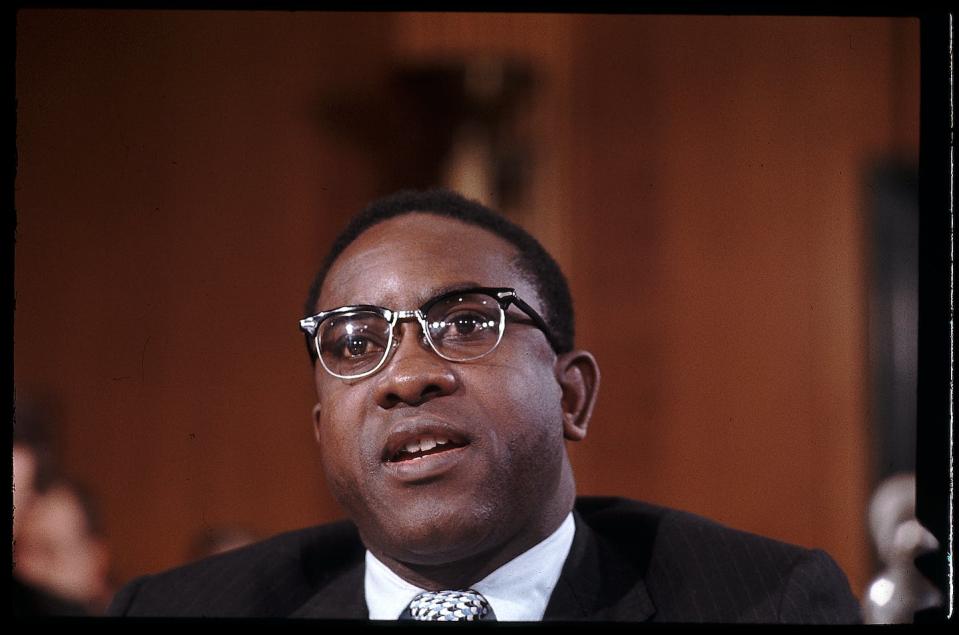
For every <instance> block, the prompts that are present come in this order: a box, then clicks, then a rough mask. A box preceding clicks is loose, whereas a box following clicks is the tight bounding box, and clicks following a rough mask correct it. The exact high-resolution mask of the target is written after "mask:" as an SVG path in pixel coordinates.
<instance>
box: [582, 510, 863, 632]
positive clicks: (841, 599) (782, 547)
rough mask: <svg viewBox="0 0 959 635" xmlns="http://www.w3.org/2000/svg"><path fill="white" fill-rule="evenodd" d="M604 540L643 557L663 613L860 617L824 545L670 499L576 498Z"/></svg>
mask: <svg viewBox="0 0 959 635" xmlns="http://www.w3.org/2000/svg"><path fill="white" fill-rule="evenodd" d="M577 511H578V512H579V513H580V514H581V516H582V517H583V519H584V522H586V523H587V524H588V525H589V526H590V528H591V529H592V530H593V531H595V532H596V533H597V535H598V537H599V539H600V540H603V541H607V543H608V544H609V545H614V546H615V547H614V548H615V549H616V550H617V552H618V553H619V554H622V556H623V557H626V558H630V559H632V560H633V561H634V562H638V563H641V567H642V569H643V571H644V572H645V574H644V581H645V584H646V586H647V588H648V590H649V593H650V595H651V597H652V598H653V601H654V603H655V604H656V606H657V619H663V620H665V621H700V622H737V621H748V622H780V621H787V622H807V621H808V622H856V621H858V620H859V619H860V614H859V604H858V601H857V600H856V599H855V597H854V596H853V595H852V592H851V590H850V589H849V583H848V581H847V580H846V577H845V575H844V574H843V572H842V571H841V569H840V568H839V567H838V566H837V565H836V563H835V562H834V561H833V560H832V559H831V558H830V557H829V556H828V555H827V554H826V553H824V552H822V551H819V550H810V549H806V548H804V547H800V546H796V545H791V544H788V543H785V542H782V541H779V540H775V539H772V538H767V537H764V536H759V535H757V534H754V533H750V532H747V531H742V530H739V529H733V528H730V527H727V526H725V525H722V524H721V523H718V522H716V521H714V520H711V519H708V518H705V517H703V516H699V515H697V514H693V513H690V512H685V511H680V510H676V509H671V508H667V507H662V506H657V505H651V504H648V503H642V502H638V501H630V500H625V499H617V498H595V499H587V500H584V501H582V502H579V503H578V504H577Z"/></svg>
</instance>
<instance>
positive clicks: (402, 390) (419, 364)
mask: <svg viewBox="0 0 959 635" xmlns="http://www.w3.org/2000/svg"><path fill="white" fill-rule="evenodd" d="M420 329H421V327H420V325H419V324H418V323H417V322H416V321H415V320H411V321H409V322H404V323H401V324H400V325H399V326H398V327H397V330H398V331H399V332H398V333H397V334H396V335H397V337H399V338H400V340H399V342H400V343H399V344H398V345H397V348H396V350H395V351H394V352H393V356H392V359H389V360H387V363H386V367H385V368H383V369H382V370H381V371H380V372H379V373H377V376H376V382H377V383H376V387H375V389H374V393H375V394H374V398H375V399H376V403H377V404H378V405H379V406H380V407H381V408H385V409H389V408H393V407H394V406H398V405H402V404H405V405H409V406H419V405H420V404H423V403H425V402H427V401H429V400H430V399H435V398H436V397H442V396H445V395H451V394H453V393H454V392H456V390H457V388H459V379H458V377H457V375H456V373H454V372H453V369H452V367H451V365H452V362H449V361H447V360H445V359H443V358H442V357H440V356H439V355H437V354H436V353H435V352H434V351H433V350H432V349H431V348H430V345H429V342H427V341H426V338H425V336H423V334H422V332H421V330H420Z"/></svg>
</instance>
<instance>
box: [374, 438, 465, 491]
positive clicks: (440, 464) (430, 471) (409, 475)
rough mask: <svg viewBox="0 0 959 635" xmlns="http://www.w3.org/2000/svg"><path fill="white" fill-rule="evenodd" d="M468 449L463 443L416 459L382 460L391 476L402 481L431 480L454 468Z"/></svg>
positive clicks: (463, 457)
mask: <svg viewBox="0 0 959 635" xmlns="http://www.w3.org/2000/svg"><path fill="white" fill-rule="evenodd" d="M469 449H470V446H468V445H464V446H461V447H457V448H452V449H449V450H444V451H443V452H438V453H436V454H427V455H426V456H422V457H419V458H416V459H409V460H406V461H396V462H392V461H384V462H383V467H384V468H385V469H386V471H387V473H388V474H390V475H391V476H392V477H393V478H395V479H396V480H398V481H402V482H404V483H417V482H424V481H431V480H433V479H435V478H437V477H440V476H442V475H443V474H445V473H446V472H449V471H450V470H452V469H454V468H455V467H456V466H457V465H458V464H459V463H460V462H461V461H462V460H463V459H465V458H466V455H467V453H468V452H469Z"/></svg>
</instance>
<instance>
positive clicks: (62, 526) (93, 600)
mask: <svg viewBox="0 0 959 635" xmlns="http://www.w3.org/2000/svg"><path fill="white" fill-rule="evenodd" d="M16 555H17V558H16V572H17V575H18V576H19V578H20V579H21V580H22V581H23V582H25V583H27V584H29V585H32V586H34V587H36V588H39V589H42V590H44V591H46V592H48V593H51V594H53V595H55V596H57V597H60V598H63V599H64V600H67V601H68V602H71V603H73V604H75V605H77V606H79V607H81V608H82V610H83V612H85V613H87V614H90V615H101V614H103V613H104V611H105V610H106V606H107V604H108V603H109V601H110V598H111V597H112V594H113V591H114V589H113V588H112V586H111V584H110V550H109V547H108V546H107V543H106V540H105V539H104V538H103V534H102V531H101V528H100V524H99V521H98V519H97V514H96V511H95V509H94V506H93V503H92V501H91V499H90V497H89V496H88V495H87V494H86V493H85V492H84V491H83V490H82V489H81V488H80V487H79V486H77V485H76V484H74V483H70V482H69V481H66V480H60V481H57V482H56V483H53V484H51V486H50V487H49V488H48V489H47V490H46V491H45V492H43V493H41V494H38V495H36V496H35V497H34V499H33V500H32V501H31V502H30V504H29V505H28V506H27V507H26V508H25V509H24V511H23V515H22V518H21V520H20V531H19V534H18V537H17V548H16Z"/></svg>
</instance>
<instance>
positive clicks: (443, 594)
mask: <svg viewBox="0 0 959 635" xmlns="http://www.w3.org/2000/svg"><path fill="white" fill-rule="evenodd" d="M400 619H401V620H403V619H406V620H419V621H421V622H467V621H469V622H472V621H475V620H495V619H496V616H495V615H494V614H493V609H492V608H491V607H490V605H489V601H488V600H487V599H486V598H484V597H483V595H482V594H481V593H479V592H477V591H473V590H472V589H466V590H463V591H424V592H423V593H420V594H419V595H417V596H416V597H415V598H413V601H412V602H410V605H409V607H407V609H406V610H405V611H403V615H401V616H400Z"/></svg>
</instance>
